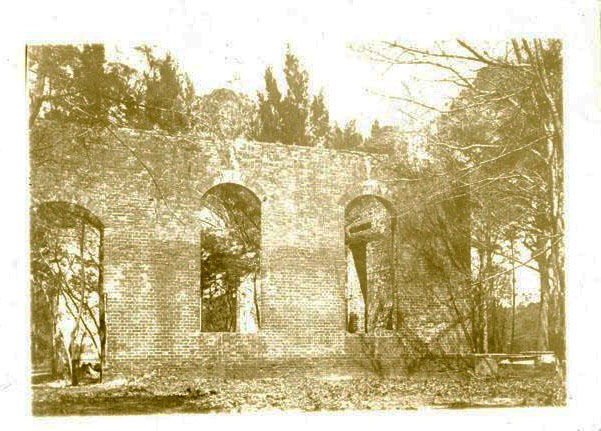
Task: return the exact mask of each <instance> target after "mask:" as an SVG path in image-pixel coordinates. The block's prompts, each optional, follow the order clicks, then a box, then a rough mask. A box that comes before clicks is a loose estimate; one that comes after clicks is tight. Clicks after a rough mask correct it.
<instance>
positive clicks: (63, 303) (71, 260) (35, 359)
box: [30, 202, 106, 384]
mask: <svg viewBox="0 0 601 431" xmlns="http://www.w3.org/2000/svg"><path fill="white" fill-rule="evenodd" d="M30 228H31V231H30V253H31V260H30V262H31V285H30V289H31V355H32V363H33V366H34V369H35V368H36V367H49V368H50V370H51V372H52V375H53V377H55V378H58V377H64V376H70V377H71V380H72V382H73V383H74V384H77V382H78V380H79V379H80V377H83V374H82V370H85V371H86V374H87V375H89V376H91V377H96V378H99V379H100V380H101V379H102V367H103V365H104V363H105V361H106V321H105V303H106V297H105V295H104V290H103V267H102V260H103V250H102V247H103V245H102V240H103V226H102V224H101V223H100V221H99V220H98V219H97V218H96V217H95V216H93V215H92V214H91V213H90V212H89V211H88V210H86V209H84V208H82V207H79V206H77V205H73V204H70V203H66V202H47V203H44V204H42V205H39V206H38V207H36V208H34V209H33V210H32V216H31V225H30Z"/></svg>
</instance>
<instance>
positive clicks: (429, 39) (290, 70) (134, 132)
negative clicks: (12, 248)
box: [22, 1, 601, 430]
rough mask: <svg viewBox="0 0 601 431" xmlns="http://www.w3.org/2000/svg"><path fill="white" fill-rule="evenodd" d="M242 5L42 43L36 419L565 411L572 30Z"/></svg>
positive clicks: (35, 190)
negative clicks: (399, 20)
mask: <svg viewBox="0 0 601 431" xmlns="http://www.w3.org/2000/svg"><path fill="white" fill-rule="evenodd" d="M165 3H168V2H165ZM241 3H242V2H233V5H232V4H230V5H229V7H225V6H221V7H217V6H215V7H213V8H208V7H207V8H203V7H201V6H200V5H196V4H192V2H178V3H175V2H174V3H173V4H172V5H171V4H170V5H169V6H167V5H165V11H166V13H165V22H167V21H168V22H170V23H173V24H169V25H170V26H171V25H172V26H173V28H175V27H177V26H179V27H178V28H179V30H178V31H179V33H177V34H176V35H174V36H173V37H170V38H168V37H163V36H161V35H162V34H165V33H159V32H157V33H156V34H155V35H151V34H150V33H142V32H141V33H140V35H139V37H136V38H132V37H129V36H124V37H122V38H120V37H115V36H111V37H101V38H98V37H94V38H91V39H90V38H77V37H69V38H66V39H65V38H51V37H50V38H30V39H28V40H27V41H26V42H25V44H24V46H22V49H23V51H24V56H23V65H22V70H23V72H24V80H25V88H24V90H25V95H24V97H25V99H26V106H27V120H26V128H27V130H26V131H25V136H26V141H27V162H26V164H27V166H26V169H27V173H26V175H27V200H26V205H27V214H26V218H27V255H26V256H25V258H26V259H27V260H26V261H25V265H26V267H25V271H26V272H27V276H26V283H27V286H24V287H23V288H24V289H25V291H24V292H23V295H25V294H26V295H28V297H27V310H26V316H24V318H25V319H26V321H27V322H28V326H27V331H28V338H29V339H28V340H27V342H26V344H27V355H28V357H27V361H28V367H27V369H28V373H29V375H28V376H27V381H28V385H29V389H28V391H30V394H31V395H30V396H31V398H30V400H29V408H30V414H31V415H32V416H34V417H37V418H40V417H55V418H56V417H62V418H64V419H66V417H73V416H140V415H142V416H146V415H184V414H185V415H198V414H203V416H207V414H208V415H232V414H234V415H240V414H242V415H244V414H248V413H259V414H273V413H296V414H299V413H300V414H308V413H339V414H340V413H343V414H351V413H352V414H357V413H361V412H363V413H365V412H369V411H372V412H373V411H376V412H389V413H390V412H417V411H452V412H465V413H466V414H469V412H476V411H481V410H482V409H492V411H497V412H501V413H502V412H514V411H519V410H524V409H526V410H527V409H528V408H553V409H566V407H567V406H568V404H569V398H570V396H569V390H568V380H569V372H568V370H569V369H570V363H571V361H572V359H573V355H572V354H571V352H572V351H571V350H570V348H569V344H568V342H567V340H568V331H567V328H568V326H569V325H568V323H567V322H568V317H569V316H570V313H568V307H567V303H568V302H569V301H568V299H567V298H568V297H569V294H568V293H569V289H572V284H570V286H569V287H568V273H569V271H570V268H571V267H568V265H567V259H568V257H567V253H566V244H567V227H566V208H567V205H566V195H567V186H566V183H567V180H566V179H567V175H566V163H567V161H566V160H567V156H566V154H570V153H569V152H567V151H566V148H568V147H567V139H566V137H565V136H566V133H565V125H566V121H565V118H566V94H567V93H566V62H567V61H568V60H569V58H570V56H569V55H567V54H566V52H567V51H566V49H567V45H569V41H568V40H567V39H566V33H564V32H562V31H558V30H557V29H555V31H553V32H550V31H539V32H537V31H536V29H535V28H534V26H533V28H532V31H529V32H527V33H526V32H524V31H514V30H511V29H509V28H504V27H502V26H501V25H499V26H498V28H496V31H494V32H492V31H491V32H490V33H486V32H483V31H481V32H480V33H478V32H470V33H467V32H464V33H459V31H460V30H462V29H460V28H456V29H455V27H454V26H453V25H452V23H448V22H447V23H446V24H447V28H452V29H455V31H451V32H446V33H445V32H438V31H436V29H434V30H433V31H432V33H431V34H426V33H427V31H428V30H427V29H425V28H424V30H423V32H422V33H421V34H420V33H418V32H417V31H416V30H415V29H416V28H417V27H419V26H420V24H419V22H416V23H414V24H412V25H411V28H410V29H409V27H408V29H407V30H406V29H404V28H403V26H397V25H395V24H392V23H394V19H385V18H384V16H385V15H386V10H387V9H386V7H389V6H390V7H391V8H392V6H393V5H392V4H390V3H384V2H383V3H382V4H378V3H377V2H376V5H377V7H379V8H380V10H379V11H377V13H376V12H374V10H373V9H372V7H371V6H370V5H369V3H368V2H352V1H349V2H332V4H331V5H328V6H317V3H315V4H312V6H311V7H306V8H303V7H302V5H301V4H300V2H285V3H284V4H282V5H278V6H276V5H275V3H274V5H273V7H274V10H273V11H272V13H268V10H269V8H270V7H271V6H270V5H271V4H270V3H268V2H264V3H262V2H257V5H256V6H257V8H256V9H253V7H252V6H248V7H242V5H241ZM556 3H562V2H556ZM566 3H567V2H566ZM591 4H592V6H595V2H591ZM234 5H235V8H234V9H236V8H237V7H238V6H240V10H232V7H234ZM596 5H597V6H598V5H599V4H598V3H597V4H596ZM447 6H448V5H447ZM447 6H442V5H441V6H440V9H437V8H432V9H428V10H426V13H425V15H423V14H422V15H420V17H421V18H420V19H421V20H422V21H421V23H422V24H421V25H424V26H427V23H428V21H427V20H428V19H429V18H428V17H430V16H437V17H438V18H436V19H435V20H434V21H433V22H434V23H435V22H437V20H444V13H445V10H447V9H446V8H447ZM373 7H376V6H375V5H374V6H373ZM574 7H576V6H574ZM392 10H394V11H396V12H399V11H402V10H403V8H402V7H400V6H396V7H394V8H392ZM167 11H168V12H167ZM362 11H366V12H365V14H367V13H369V14H370V17H373V16H382V21H381V24H379V21H376V20H372V21H371V22H370V23H369V24H365V25H366V29H365V31H363V30H362V25H363V24H362V22H361V21H362V16H363V12H362ZM337 13H339V16H336V15H337ZM365 16H367V15H365ZM416 16H417V15H416ZM530 16H531V17H532V18H531V19H532V20H533V22H534V21H535V18H534V16H533V15H530ZM597 18H598V16H597ZM53 19H55V20H58V21H60V19H61V18H60V15H58V14H57V16H56V17H54V18H53ZM466 19H467V18H466ZM337 20H339V21H337ZM411 20H412V18H411V15H410V13H409V12H407V15H406V16H404V17H403V22H404V23H407V26H409V25H410V24H409V22H410V21H411ZM490 20H491V21H490V22H488V23H485V24H482V25H487V26H493V25H494V24H492V23H493V21H494V17H492V16H491V17H490ZM58 21H57V22H58ZM597 21H598V24H599V25H598V27H599V29H598V31H600V32H601V19H597ZM385 23H386V24H385ZM107 24H108V23H107ZM322 24H323V25H322ZM389 24H390V25H389ZM524 26H525V27H528V25H524ZM434 27H435V26H434ZM367 28H371V29H377V30H378V31H377V32H376V31H367ZM171 29H172V27H169V26H167V30H168V31H171ZM343 29H344V31H343ZM349 29H350V30H349ZM600 57H601V56H600ZM599 70H600V71H601V68H600V69H599ZM594 140H595V139H593V141H594ZM572 227H573V225H572ZM570 277H571V275H570ZM591 329H593V328H591ZM587 336H589V337H590V336H591V335H590V334H589V335H587ZM553 411H554V410H553ZM582 429H583V430H584V429H587V430H588V428H582ZM591 429H592V428H591Z"/></svg>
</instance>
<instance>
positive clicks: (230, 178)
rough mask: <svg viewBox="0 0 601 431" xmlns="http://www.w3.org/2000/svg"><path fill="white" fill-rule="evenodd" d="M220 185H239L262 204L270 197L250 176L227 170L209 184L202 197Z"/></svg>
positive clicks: (202, 192) (202, 191)
mask: <svg viewBox="0 0 601 431" xmlns="http://www.w3.org/2000/svg"><path fill="white" fill-rule="evenodd" d="M220 184H237V185H239V186H242V187H244V188H246V189H248V190H249V191H251V192H252V193H253V194H254V195H255V196H256V197H257V198H259V200H260V201H261V203H263V202H265V201H266V200H267V199H268V195H267V193H266V192H265V189H264V188H263V186H261V184H260V183H259V182H257V181H255V180H253V179H252V178H250V177H249V176H248V175H245V174H243V173H241V172H240V171H234V170H226V171H223V172H222V173H221V175H219V176H217V177H216V178H215V179H214V180H213V182H212V183H209V184H208V185H207V186H206V187H205V188H204V189H203V190H201V195H202V196H204V195H205V194H206V193H207V192H208V191H209V190H211V189H212V188H213V187H217V186H218V185H220Z"/></svg>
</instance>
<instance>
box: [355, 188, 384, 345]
mask: <svg viewBox="0 0 601 431" xmlns="http://www.w3.org/2000/svg"><path fill="white" fill-rule="evenodd" d="M392 215H393V212H392V210H391V208H390V204H389V203H388V202H386V201H384V200H383V199H381V198H379V197H377V196H372V195H366V196H360V197H358V198H355V199H353V200H352V201H351V202H350V203H349V204H348V205H347V207H346V210H345V230H344V231H345V245H346V247H345V248H346V258H347V331H348V332H351V333H354V332H363V333H373V332H376V331H377V330H378V329H386V330H391V329H393V326H394V309H395V305H394V288H393V287H394V280H393V278H394V273H393V267H392V263H393V244H394V238H393V235H394V218H393V217H392Z"/></svg>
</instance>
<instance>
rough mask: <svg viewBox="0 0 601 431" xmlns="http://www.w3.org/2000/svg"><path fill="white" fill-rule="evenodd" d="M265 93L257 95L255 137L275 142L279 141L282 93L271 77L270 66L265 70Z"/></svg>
mask: <svg viewBox="0 0 601 431" xmlns="http://www.w3.org/2000/svg"><path fill="white" fill-rule="evenodd" d="M265 91H266V94H262V93H259V94H258V99H259V102H258V104H259V109H258V111H259V126H258V128H259V130H258V132H257V133H256V135H257V138H258V139H259V140H260V141H263V142H277V141H279V140H281V138H280V136H281V130H282V127H281V113H280V110H281V104H282V93H280V90H279V88H278V83H277V81H276V80H275V77H274V76H273V70H272V69H271V66H269V67H267V68H266V69H265Z"/></svg>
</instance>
